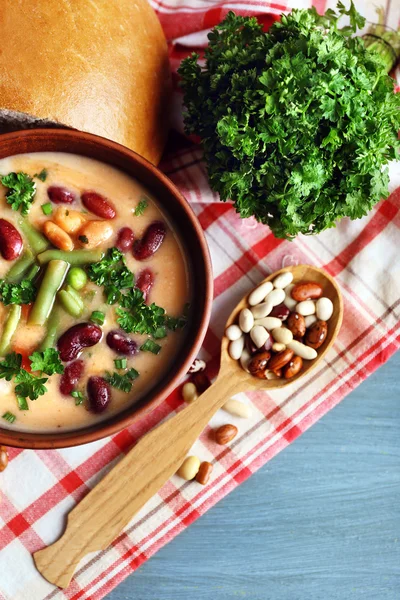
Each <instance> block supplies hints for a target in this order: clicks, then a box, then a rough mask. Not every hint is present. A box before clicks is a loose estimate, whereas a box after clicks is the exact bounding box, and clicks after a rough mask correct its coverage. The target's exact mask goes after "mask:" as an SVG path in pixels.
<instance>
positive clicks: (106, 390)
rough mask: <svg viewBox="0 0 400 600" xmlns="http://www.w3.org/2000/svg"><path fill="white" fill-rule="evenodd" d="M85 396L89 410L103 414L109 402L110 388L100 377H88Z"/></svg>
mask: <svg viewBox="0 0 400 600" xmlns="http://www.w3.org/2000/svg"><path fill="white" fill-rule="evenodd" d="M87 394H88V398H89V404H90V408H91V409H92V411H93V412H95V413H101V412H103V411H104V410H105V409H106V408H107V406H108V405H109V404H110V401H111V388H110V386H109V385H108V383H107V381H106V380H105V379H103V378H102V377H96V376H93V377H89V379H88V383H87Z"/></svg>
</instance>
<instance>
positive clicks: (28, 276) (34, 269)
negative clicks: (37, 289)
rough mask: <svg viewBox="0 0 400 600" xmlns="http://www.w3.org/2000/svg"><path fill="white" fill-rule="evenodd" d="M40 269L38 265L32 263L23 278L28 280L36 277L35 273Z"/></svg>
mask: <svg viewBox="0 0 400 600" xmlns="http://www.w3.org/2000/svg"><path fill="white" fill-rule="evenodd" d="M39 271H40V267H39V265H36V264H34V265H32V266H31V268H30V269H29V271H28V272H27V274H26V275H25V279H28V280H29V281H33V280H34V279H35V277H36V275H37V274H38V273H39Z"/></svg>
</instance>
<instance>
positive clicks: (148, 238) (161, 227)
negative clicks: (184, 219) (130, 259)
mask: <svg viewBox="0 0 400 600" xmlns="http://www.w3.org/2000/svg"><path fill="white" fill-rule="evenodd" d="M166 233H167V230H166V228H165V224H164V223H163V222H162V221H153V223H150V225H149V226H148V228H147V229H146V231H145V233H144V236H143V237H142V239H141V240H136V242H135V243H134V244H133V256H134V257H135V258H136V260H146V258H150V256H153V254H155V253H156V252H157V250H158V249H159V248H160V246H161V244H162V243H163V241H164V238H165V236H166Z"/></svg>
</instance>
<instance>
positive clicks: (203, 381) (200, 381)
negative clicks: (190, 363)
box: [190, 371, 211, 394]
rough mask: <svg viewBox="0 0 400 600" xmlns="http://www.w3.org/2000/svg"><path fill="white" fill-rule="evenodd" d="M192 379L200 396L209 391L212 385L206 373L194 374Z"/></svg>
mask: <svg viewBox="0 0 400 600" xmlns="http://www.w3.org/2000/svg"><path fill="white" fill-rule="evenodd" d="M190 379H191V381H192V383H194V385H195V386H196V389H197V393H198V394H202V393H203V392H205V391H206V390H208V388H209V387H210V385H211V381H210V379H209V378H208V376H207V375H206V374H205V373H204V371H198V372H197V373H193V375H192V376H191V378H190Z"/></svg>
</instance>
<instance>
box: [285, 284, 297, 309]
mask: <svg viewBox="0 0 400 600" xmlns="http://www.w3.org/2000/svg"><path fill="white" fill-rule="evenodd" d="M294 286H295V284H294V283H291V284H290V285H288V286H287V287H286V288H285V294H286V297H285V299H284V301H283V303H284V305H285V306H287V307H288V309H289V310H293V309H294V308H295V306H296V304H297V300H294V299H293V298H292V296H291V293H292V289H293V288H294Z"/></svg>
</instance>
